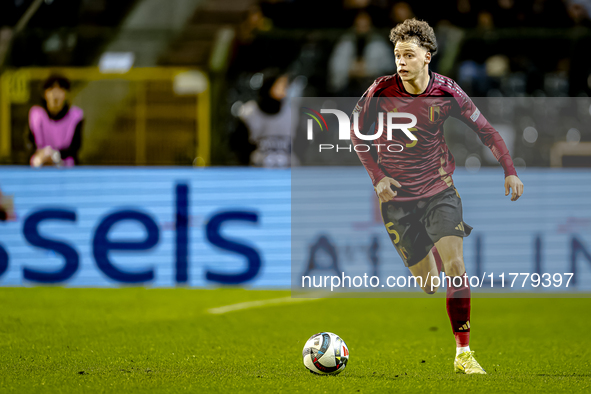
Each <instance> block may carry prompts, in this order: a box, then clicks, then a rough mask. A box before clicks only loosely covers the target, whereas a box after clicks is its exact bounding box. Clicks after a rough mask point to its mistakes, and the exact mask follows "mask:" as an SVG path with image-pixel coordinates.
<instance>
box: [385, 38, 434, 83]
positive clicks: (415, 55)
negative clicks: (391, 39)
mask: <svg viewBox="0 0 591 394" xmlns="http://www.w3.org/2000/svg"><path fill="white" fill-rule="evenodd" d="M394 56H395V57H396V70H397V71H398V75H400V78H402V80H403V81H412V80H414V79H415V78H417V77H418V76H419V74H420V73H422V72H423V71H424V70H425V67H426V65H427V64H428V63H429V62H430V61H431V54H430V53H429V52H427V50H426V49H425V48H423V47H421V46H419V45H417V44H416V43H414V42H409V41H404V42H403V41H399V42H397V43H396V47H395V48H394Z"/></svg>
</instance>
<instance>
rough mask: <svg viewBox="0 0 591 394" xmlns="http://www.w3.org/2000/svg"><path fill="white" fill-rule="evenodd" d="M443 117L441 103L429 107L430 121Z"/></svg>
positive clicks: (433, 121)
mask: <svg viewBox="0 0 591 394" xmlns="http://www.w3.org/2000/svg"><path fill="white" fill-rule="evenodd" d="M440 117H441V107H440V106H439V105H436V106H433V107H429V121H430V122H431V123H435V122H437V121H438V120H439V118H440Z"/></svg>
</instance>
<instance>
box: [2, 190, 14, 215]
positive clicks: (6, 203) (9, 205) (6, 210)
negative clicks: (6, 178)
mask: <svg viewBox="0 0 591 394" xmlns="http://www.w3.org/2000/svg"><path fill="white" fill-rule="evenodd" d="M14 219H15V214H14V204H13V200H12V197H10V196H6V195H4V194H2V190H0V221H1V222H5V221H7V220H8V221H9V220H14Z"/></svg>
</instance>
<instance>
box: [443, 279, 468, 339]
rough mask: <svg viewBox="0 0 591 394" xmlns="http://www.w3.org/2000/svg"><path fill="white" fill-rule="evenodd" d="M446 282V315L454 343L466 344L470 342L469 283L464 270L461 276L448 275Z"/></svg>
mask: <svg viewBox="0 0 591 394" xmlns="http://www.w3.org/2000/svg"><path fill="white" fill-rule="evenodd" d="M460 279H461V281H460ZM450 282H451V286H450ZM460 282H461V283H460ZM446 283H447V295H446V304H447V315H448V316H449V321H450V323H451V328H452V330H453V333H454V336H455V338H456V344H457V346H458V347H464V346H468V344H469V343H470V284H469V283H468V279H467V276H466V273H465V272H464V274H463V275H462V276H455V277H449V276H448V277H447V278H446Z"/></svg>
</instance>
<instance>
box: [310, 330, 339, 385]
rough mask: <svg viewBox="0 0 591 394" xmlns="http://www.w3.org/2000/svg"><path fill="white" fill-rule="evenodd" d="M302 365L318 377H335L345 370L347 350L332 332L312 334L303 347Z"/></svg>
mask: <svg viewBox="0 0 591 394" xmlns="http://www.w3.org/2000/svg"><path fill="white" fill-rule="evenodd" d="M302 355H303V356H304V365H305V366H306V368H308V369H309V370H310V372H313V373H316V374H319V375H336V374H339V373H341V372H343V370H344V369H345V367H346V366H347V362H348V361H349V348H348V347H347V345H346V344H345V341H343V340H342V339H341V338H339V336H338V335H336V334H333V333H332V332H321V333H318V334H314V335H312V336H311V337H310V339H308V342H306V344H305V345H304V351H303V354H302Z"/></svg>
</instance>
